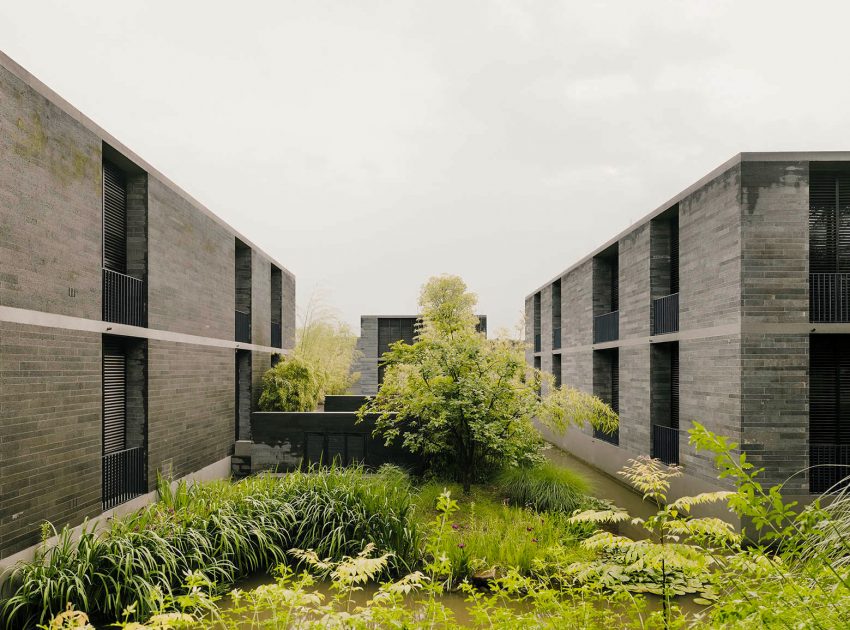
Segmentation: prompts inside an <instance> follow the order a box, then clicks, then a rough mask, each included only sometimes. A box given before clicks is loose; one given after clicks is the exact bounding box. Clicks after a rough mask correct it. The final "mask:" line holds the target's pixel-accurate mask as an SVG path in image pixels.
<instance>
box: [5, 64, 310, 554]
mask: <svg viewBox="0 0 850 630" xmlns="http://www.w3.org/2000/svg"><path fill="white" fill-rule="evenodd" d="M0 130H2V133H0V307H2V308H5V307H13V308H14V309H23V310H20V311H19V310H14V311H13V309H8V308H7V309H5V310H4V311H3V312H2V313H0V315H2V317H3V319H0V350H2V351H0V372H2V376H0V557H2V556H5V555H7V554H8V553H10V551H14V550H17V549H20V548H22V547H25V546H27V545H29V544H31V543H32V542H34V541H35V540H36V539H37V537H38V535H39V531H38V530H39V528H38V524H39V523H40V522H41V521H43V520H50V521H52V522H54V523H56V524H57V525H58V526H62V525H64V524H65V523H69V524H71V525H76V524H79V523H80V522H81V520H82V519H83V518H84V517H87V516H93V515H94V514H97V513H100V511H101V510H100V507H101V455H102V452H101V451H102V418H101V416H102V409H101V406H102V383H101V367H102V366H101V362H102V359H101V341H102V334H104V333H107V334H119V335H130V336H133V338H134V339H135V340H136V341H133V342H132V343H131V345H132V344H136V346H134V347H136V349H137V350H140V349H141V348H143V346H144V344H145V343H147V342H148V341H149V344H148V365H147V369H145V366H144V365H143V363H144V361H143V360H142V358H141V357H142V356H143V354H144V353H143V352H135V351H134V352H133V353H131V357H130V366H131V368H132V370H131V371H132V373H131V374H130V380H131V381H132V382H131V385H133V384H134V383H139V382H140V381H143V380H144V377H145V376H147V377H148V378H147V386H148V387H147V399H146V400H145V396H144V387H143V386H142V385H141V384H140V385H139V386H138V387H136V386H132V387H131V388H130V389H131V390H132V391H129V392H128V435H127V437H128V441H129V443H131V444H133V445H136V444H140V443H141V442H142V437H143V436H141V435H140V434H139V431H138V429H139V428H140V427H141V426H142V424H141V423H142V421H143V420H144V418H142V416H143V412H144V410H145V406H146V405H147V424H148V434H147V441H148V443H147V445H148V451H149V479H148V481H149V484H150V487H153V483H154V482H155V479H156V474H155V473H156V471H157V470H165V471H166V472H169V473H170V474H174V475H176V476H179V475H182V474H188V473H191V472H193V471H195V470H199V469H201V468H203V467H205V466H207V465H209V464H213V463H214V462H219V461H222V460H223V459H226V458H227V457H228V455H229V453H230V451H231V449H232V447H233V441H234V435H235V408H234V405H235V374H234V370H235V359H234V352H235V342H234V341H233V338H234V304H235V260H234V259H235V240H236V238H240V235H238V234H237V233H236V232H235V230H233V229H232V228H231V227H229V226H227V225H226V224H224V223H223V222H222V221H221V220H220V219H219V218H217V217H215V216H214V215H213V214H211V213H210V212H209V211H208V210H207V209H206V208H204V207H203V206H202V205H201V204H199V203H198V202H197V201H195V200H193V199H192V198H191V197H190V196H189V195H187V194H186V193H185V192H183V191H181V190H180V189H179V188H178V187H177V186H175V185H174V184H173V183H172V182H170V181H169V180H168V179H167V178H166V177H165V176H164V175H163V174H161V173H159V172H158V171H156V169H155V168H154V167H152V166H151V165H149V164H147V163H146V162H144V161H143V160H142V159H141V158H140V157H139V156H136V155H134V154H133V153H132V152H131V151H130V150H129V149H127V148H126V147H123V145H121V143H120V142H118V141H117V140H116V139H114V138H113V137H112V136H110V135H109V134H108V133H106V132H105V131H104V130H102V129H100V128H99V127H97V125H95V124H94V123H93V122H92V121H90V120H88V119H87V118H86V117H85V116H83V115H82V114H81V113H80V112H78V111H76V110H75V109H74V108H73V107H72V106H71V105H69V104H68V103H66V102H64V101H63V100H62V99H61V98H60V97H58V96H57V95H55V94H53V93H51V92H50V90H49V89H48V88H46V87H45V86H43V85H41V84H40V83H39V82H38V81H37V80H36V79H34V78H33V77H31V76H30V75H29V74H28V73H27V72H26V71H25V70H23V69H22V68H20V67H19V66H17V64H15V63H14V62H13V61H11V60H9V59H8V58H7V57H5V56H4V55H3V54H2V53H0ZM104 153H106V155H107V157H108V159H109V160H113V159H114V160H116V163H120V165H121V167H122V168H126V169H128V190H127V193H128V196H127V199H128V223H127V232H128V234H127V237H128V269H127V271H128V273H129V274H131V275H133V276H136V277H139V278H144V277H145V276H147V278H146V279H147V288H148V296H147V297H148V326H149V328H136V329H133V330H127V329H126V328H125V329H123V330H118V329H121V328H123V327H122V326H120V325H117V326H111V325H108V324H106V323H104V322H102V321H101V314H102V306H101V304H102V299H101V291H102V244H101V241H102V211H103V200H102V161H103V154H104ZM240 240H244V237H241V238H240ZM245 242H246V243H247V241H245ZM248 244H249V243H248ZM249 245H250V244H249ZM252 249H253V254H254V255H253V262H252V265H253V266H254V267H255V268H256V271H255V273H254V274H253V275H254V280H255V282H256V287H255V288H253V290H252V293H253V294H255V295H256V299H255V300H254V303H253V304H252V305H251V311H252V315H253V323H254V331H255V343H261V344H268V343H269V341H270V335H271V327H270V322H271V315H270V312H269V309H270V302H271V287H270V283H269V275H270V262H271V261H270V258H269V257H268V256H267V255H266V254H264V253H263V252H261V251H259V250H258V249H257V248H254V247H253V246H252ZM278 266H279V265H278ZM281 272H282V284H283V286H282V288H281V293H282V296H281V297H282V302H283V304H282V311H283V313H282V319H283V322H282V334H283V342H284V348H292V347H293V345H294V334H295V278H294V276H293V275H292V274H291V273H290V272H289V271H287V270H286V269H283V268H281ZM63 316H70V317H73V318H79V319H74V320H70V319H69V318H68V317H63ZM14 322H18V323H14ZM20 322H25V323H20ZM162 331H167V332H168V333H184V334H188V335H193V336H195V337H199V338H201V339H194V338H189V339H185V338H184V339H182V340H181V339H179V338H178V339H175V338H174V336H171V335H165V334H162ZM163 337H166V338H169V339H171V340H169V341H163V339H162V338H163ZM196 342H197V343H196ZM221 342H224V343H221ZM228 344H232V345H228ZM253 352H254V360H253V361H252V364H253V373H252V374H251V377H252V378H253V380H254V383H255V391H256V392H257V394H258V393H259V386H258V385H259V377H260V376H261V375H262V372H263V371H264V369H265V368H267V367H268V365H269V357H270V355H269V354H268V353H266V352H262V351H257V350H253Z"/></svg>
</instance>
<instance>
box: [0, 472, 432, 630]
mask: <svg viewBox="0 0 850 630" xmlns="http://www.w3.org/2000/svg"><path fill="white" fill-rule="evenodd" d="M158 485H159V497H160V499H159V501H158V502H157V503H155V504H152V505H150V506H148V507H146V508H144V509H142V510H139V511H138V512H135V513H134V514H132V515H129V516H127V517H124V518H121V519H116V520H115V521H113V522H112V524H111V525H110V527H109V528H107V529H105V530H103V531H100V532H95V531H94V530H93V529H92V528H84V531H83V533H82V535H80V536H78V537H74V536H72V534H71V532H70V531H69V530H68V529H67V528H66V529H64V530H63V531H62V532H61V533H60V534H59V542H58V544H56V545H54V546H48V545H47V544H43V545H42V547H41V548H40V549H39V551H38V553H37V554H36V557H35V559H34V560H33V561H32V562H28V563H21V564H19V565H18V566H17V567H15V569H14V570H13V571H12V573H11V574H10V575H9V579H8V580H7V581H6V583H5V584H4V590H3V593H2V595H3V596H4V597H5V599H2V600H0V621H2V622H3V624H4V625H5V628H8V629H11V628H24V627H33V626H35V625H36V624H44V623H46V622H47V621H48V620H50V619H51V618H52V617H54V616H55V615H57V614H58V613H61V612H62V611H64V610H65V609H66V606H67V604H68V603H69V602H70V603H71V604H72V605H73V606H74V607H75V608H76V609H77V610H80V611H84V612H85V613H87V614H88V615H89V617H90V618H91V619H92V620H94V621H104V620H115V619H119V618H122V616H123V611H124V609H125V608H127V607H128V606H130V605H131V604H134V603H135V608H134V609H133V611H134V612H133V615H134V617H135V618H137V619H144V618H146V617H147V616H149V615H150V614H152V613H153V612H155V611H156V610H157V606H158V602H159V601H161V600H162V598H163V596H165V597H167V598H174V597H177V596H179V595H180V594H181V593H182V592H185V589H186V587H185V581H186V576H187V575H190V574H192V575H197V576H200V578H202V579H204V580H208V581H209V582H210V583H213V584H215V585H216V586H215V588H216V589H217V590H218V591H220V592H223V591H224V590H226V589H227V588H228V587H229V586H230V585H232V584H233V583H234V582H235V581H236V580H238V579H240V578H242V577H244V576H247V575H249V574H252V573H256V572H259V571H265V572H271V570H272V569H274V568H275V567H277V566H278V565H279V564H281V563H284V562H286V560H287V553H286V552H287V551H288V550H289V549H291V548H293V547H297V548H300V549H312V550H314V551H315V552H316V553H317V554H318V555H319V556H321V557H322V558H331V559H337V560H338V559H340V558H343V557H345V556H351V555H356V553H357V552H359V551H360V550H361V549H362V548H363V545H365V544H368V543H371V544H373V545H374V547H375V548H376V549H380V550H381V551H382V552H384V553H390V554H392V555H390V556H389V557H388V562H387V565H386V569H385V573H386V574H387V575H394V574H398V573H400V572H403V571H409V570H410V569H411V567H412V566H413V565H414V564H415V563H416V561H417V558H418V549H419V544H420V542H419V541H420V539H419V536H420V534H419V529H418V526H417V523H416V521H415V520H414V518H413V503H412V496H411V491H410V482H409V480H408V479H407V476H406V475H405V474H404V473H403V472H402V471H400V470H398V469H394V468H386V469H382V470H380V471H379V472H378V473H376V474H369V473H367V472H366V471H365V470H364V469H362V468H359V467H353V468H339V467H330V468H323V469H313V470H310V471H306V472H296V473H292V474H289V475H285V476H283V477H275V476H271V475H264V476H258V477H251V478H248V479H245V480H242V481H240V482H238V483H229V482H213V483H205V484H196V485H193V486H191V487H189V486H187V485H186V484H183V483H181V484H177V485H176V487H174V488H172V486H171V484H169V483H165V482H161V483H159V484H158ZM50 532H51V530H49V529H48V530H45V536H44V538H45V540H46V539H47V537H48V536H49V535H50ZM53 533H55V532H53Z"/></svg>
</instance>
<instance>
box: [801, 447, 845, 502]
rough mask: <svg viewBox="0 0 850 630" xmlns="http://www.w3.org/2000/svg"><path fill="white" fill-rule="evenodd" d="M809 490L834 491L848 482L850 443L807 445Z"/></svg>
mask: <svg viewBox="0 0 850 630" xmlns="http://www.w3.org/2000/svg"><path fill="white" fill-rule="evenodd" d="M809 467H810V468H809V491H810V492H813V493H817V494H820V493H823V492H836V491H838V490H840V489H841V488H844V487H845V486H847V485H848V482H850V445H848V444H810V445H809Z"/></svg>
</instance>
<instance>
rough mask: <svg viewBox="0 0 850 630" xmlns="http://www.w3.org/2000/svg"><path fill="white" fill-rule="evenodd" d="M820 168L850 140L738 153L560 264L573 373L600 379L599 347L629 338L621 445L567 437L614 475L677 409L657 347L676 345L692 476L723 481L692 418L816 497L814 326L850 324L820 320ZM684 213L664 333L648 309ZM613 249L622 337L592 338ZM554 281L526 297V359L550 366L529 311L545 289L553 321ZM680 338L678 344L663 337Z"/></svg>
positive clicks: (580, 383)
mask: <svg viewBox="0 0 850 630" xmlns="http://www.w3.org/2000/svg"><path fill="white" fill-rule="evenodd" d="M813 169H816V170H817V171H818V172H819V173H823V172H832V171H835V170H836V169H838V170H843V171H844V172H847V171H850V153H847V152H811V153H743V154H739V155H737V156H735V157H733V158H732V159H731V160H729V161H728V162H726V163H725V164H723V165H721V166H720V167H718V168H717V169H715V170H714V171H713V172H711V173H710V174H708V175H706V176H705V177H703V178H702V179H701V180H700V181H698V182H696V183H695V184H694V185H692V186H690V187H689V188H688V189H686V190H685V191H683V192H682V193H680V194H679V195H677V196H675V197H674V198H673V199H671V200H670V201H669V202H667V203H665V204H664V205H662V206H661V207H659V208H658V209H657V210H655V211H654V212H653V213H651V214H650V215H648V216H647V217H645V218H644V219H642V220H641V221H639V222H637V223H636V224H635V225H633V226H631V227H630V228H629V229H627V230H625V231H624V232H623V233H621V234H618V235H617V236H615V237H614V238H613V239H611V240H610V241H608V242H607V243H605V244H603V245H601V246H600V247H599V248H597V249H596V250H595V251H594V252H593V253H592V254H590V255H589V256H587V257H585V258H584V259H582V260H581V261H579V262H577V263H576V264H574V265H573V266H572V267H570V268H569V269H567V270H566V271H564V272H563V273H561V274H559V276H558V279H559V280H560V282H561V299H562V305H561V319H562V335H561V336H562V350H561V355H562V370H563V382H564V383H565V384H568V385H572V386H575V387H578V388H580V389H582V390H584V391H588V392H591V391H593V383H592V378H591V377H592V373H593V365H594V362H593V361H592V360H591V359H592V356H593V353H594V352H596V351H599V350H605V349H608V348H619V361H620V366H619V367H620V369H619V377H620V383H619V385H620V399H619V406H620V443H619V446H618V447H613V446H612V445H610V444H607V443H604V442H601V441H599V440H594V439H592V438H591V437H590V436H591V432H590V431H588V430H587V429H585V430H583V431H578V430H576V431H573V432H571V433H570V434H568V435H567V436H566V437H564V438H558V442H559V444H560V445H561V446H564V447H565V448H567V449H568V450H573V452H574V453H575V454H576V455H577V456H579V457H582V458H584V459H586V460H588V461H591V462H594V463H595V464H596V465H598V466H601V467H602V468H603V469H604V470H605V471H606V472H609V473H612V474H613V473H615V472H616V470H617V469H618V468H619V467H620V466H622V465H623V463H624V462H625V460H626V459H628V458H629V457H633V456H634V455H636V454H648V453H649V452H650V451H651V450H652V433H651V425H652V423H653V421H654V420H653V417H654V416H655V417H658V418H660V417H661V416H664V417H665V418H669V417H670V413H671V410H672V409H673V407H671V406H670V405H671V404H672V403H671V396H672V392H673V389H672V387H673V385H672V376H673V373H672V371H671V370H670V369H669V367H665V368H664V370H662V369H661V368H662V367H664V365H667V364H666V363H664V361H662V362H658V361H655V362H653V360H652V357H653V356H655V357H656V358H657V357H659V356H661V355H662V354H664V352H665V351H669V350H670V349H672V348H678V359H679V362H678V365H679V372H678V375H679V379H678V390H677V391H678V423H679V463H680V464H681V465H682V467H683V470H684V473H685V477H686V482H685V484H684V485H685V486H687V487H693V488H696V487H700V488H705V487H708V486H711V485H713V486H715V487H716V486H718V485H722V484H721V483H720V482H718V481H717V479H716V474H717V473H716V470H715V468H714V465H713V461H712V458H711V456H710V455H708V454H705V453H695V452H694V450H693V449H692V448H690V447H689V446H688V444H687V441H688V435H687V431H688V430H689V429H690V428H691V427H692V426H693V422H695V421H698V422H700V423H702V424H704V425H706V426H707V427H708V428H709V429H710V430H712V431H714V432H716V433H718V434H720V435H725V436H728V437H729V438H730V439H731V440H733V441H735V442H736V443H739V444H740V449H741V450H742V451H745V452H746V453H747V455H748V457H749V459H750V461H752V462H753V463H754V464H755V465H756V466H758V467H762V468H764V472H763V473H762V478H763V480H764V482H765V483H766V485H772V484H778V483H785V484H786V485H785V486H784V487H785V489H786V491H787V492H788V493H789V494H791V495H795V496H796V497H797V498H800V499H802V500H807V499H809V498H810V496H811V495H810V494H809V478H808V473H807V472H805V469H806V468H807V466H808V465H809V463H810V462H809V443H810V439H809V386H810V384H809V378H810V374H809V372H810V367H809V364H810V361H811V358H810V350H809V346H810V339H811V337H812V336H813V335H830V334H834V335H848V334H850V322H844V323H841V322H837V323H818V324H814V323H810V313H809V299H810V296H809V291H810V278H809V248H810V243H809V221H810V219H809V205H810V200H809V180H810V177H811V173H812V170H813ZM675 225H677V226H678V256H679V258H678V272H679V276H678V282H679V297H678V300H679V313H678V316H679V326H678V330H676V331H674V332H672V333H669V334H661V335H654V334H653V331H652V330H651V322H650V314H651V310H650V309H651V304H652V299H653V298H659V297H662V296H664V295H665V294H666V293H667V292H668V290H669V289H670V282H671V276H670V263H671V260H672V259H671V252H672V251H673V250H672V245H673V242H672V241H671V238H672V235H673V234H675V232H674V231H672V229H671V226H675ZM615 251H616V252H617V256H618V259H619V260H618V263H619V264H618V268H619V306H620V309H619V310H620V314H619V318H620V319H619V338H618V339H616V340H614V341H611V342H606V343H603V344H594V343H593V342H592V338H591V330H592V323H593V315H594V314H599V313H601V312H602V311H603V310H604V307H605V305H604V304H602V303H601V302H600V300H601V301H605V300H607V299H608V297H607V293H606V291H607V290H608V288H609V287H610V278H607V277H605V275H604V274H605V272H606V270H607V269H609V268H610V263H609V261H610V257H611V255H612V252H615ZM550 291H551V281H550V282H548V283H546V284H544V285H543V286H541V287H540V288H538V289H537V290H535V291H534V292H532V293H531V294H530V295H529V296H528V297H527V298H526V315H527V321H528V326H527V330H526V336H527V343H528V348H529V350H528V351H527V359H528V361H529V363H532V362H533V361H535V360H540V361H541V364H542V365H544V366H545V365H546V364H547V356H548V355H549V354H550V352H549V351H548V348H547V339H546V335H544V336H543V339H542V341H543V344H542V345H543V348H541V350H542V352H540V353H539V354H537V355H535V353H534V352H532V350H531V347H532V346H531V344H532V343H533V329H532V326H531V322H532V318H533V317H534V313H533V310H534V295H535V294H536V293H540V296H541V307H542V313H540V320H541V323H542V324H543V326H544V327H545V325H546V322H548V321H550V319H551V310H550V304H549V301H548V300H547V295H549V294H550ZM594 300H595V301H596V302H599V303H597V304H595V303H594ZM670 342H677V343H676V344H670V345H665V346H663V347H662V346H661V345H660V344H668V343H670ZM662 348H663V349H662ZM665 356H666V355H665ZM537 357H539V359H537ZM667 360H668V359H665V361H667ZM662 364H664V365H662ZM665 370H666V371H665ZM653 409H654V410H655V411H654V412H653ZM579 434H581V435H579ZM570 435H572V436H573V437H570ZM826 439H827V438H823V441H825V440H826ZM571 444H574V445H575V449H571ZM589 449H590V450H589ZM801 471H803V472H801Z"/></svg>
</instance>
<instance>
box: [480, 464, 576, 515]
mask: <svg viewBox="0 0 850 630" xmlns="http://www.w3.org/2000/svg"><path fill="white" fill-rule="evenodd" d="M496 485H497V487H498V488H499V490H501V492H502V493H504V495H505V496H506V497H507V498H509V499H510V500H511V502H512V503H513V504H514V505H519V506H524V507H529V508H532V509H534V510H537V511H538V512H563V513H566V514H569V513H571V512H572V511H573V510H575V509H577V508H579V507H581V504H582V501H583V500H584V499H585V496H586V494H587V492H588V490H589V489H590V485H589V484H588V482H587V480H586V479H585V478H584V477H582V476H581V475H579V474H578V473H576V472H574V471H572V470H570V469H568V468H562V467H560V466H556V465H555V464H550V463H546V464H542V465H540V466H534V467H532V468H519V467H511V468H505V469H503V470H502V471H501V473H499V475H498V477H497V479H496Z"/></svg>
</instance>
